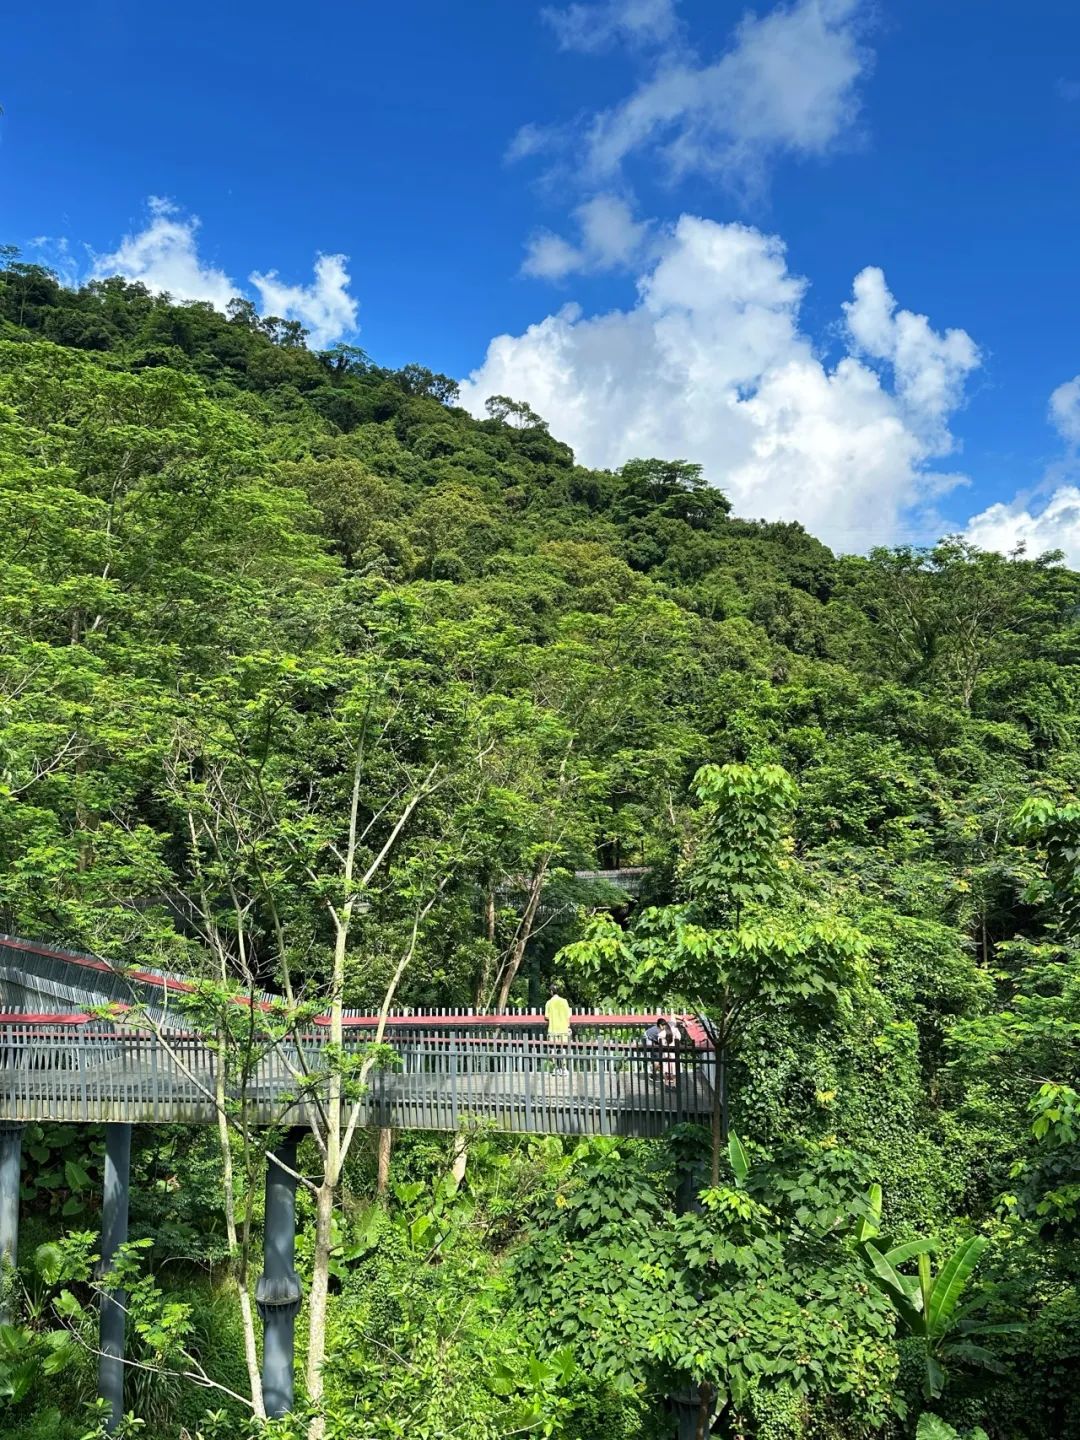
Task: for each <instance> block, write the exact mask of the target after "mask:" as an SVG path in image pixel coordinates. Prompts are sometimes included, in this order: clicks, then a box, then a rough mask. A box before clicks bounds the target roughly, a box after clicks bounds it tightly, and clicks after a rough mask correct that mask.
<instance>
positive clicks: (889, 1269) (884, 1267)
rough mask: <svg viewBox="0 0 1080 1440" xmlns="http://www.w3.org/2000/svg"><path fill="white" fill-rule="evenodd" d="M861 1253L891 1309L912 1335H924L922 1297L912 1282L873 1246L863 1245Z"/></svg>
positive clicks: (924, 1320)
mask: <svg viewBox="0 0 1080 1440" xmlns="http://www.w3.org/2000/svg"><path fill="white" fill-rule="evenodd" d="M863 1253H864V1255H865V1256H866V1258H867V1260H868V1261H869V1262H870V1266H871V1269H872V1270H873V1278H874V1282H875V1284H876V1285H877V1287H878V1289H879V1290H883V1291H884V1292H885V1294H886V1295H887V1296H888V1297H889V1299H890V1300H891V1301H892V1304H893V1308H894V1309H895V1310H896V1312H897V1314H898V1315H899V1316H900V1318H901V1319H902V1320H903V1322H904V1324H905V1325H906V1326H907V1327H908V1329H909V1330H910V1331H911V1333H912V1334H913V1335H923V1334H925V1333H926V1317H925V1316H924V1315H923V1313H922V1308H921V1307H922V1297H921V1295H920V1294H919V1292H918V1290H917V1289H916V1288H914V1284H913V1282H912V1281H910V1280H908V1279H907V1277H906V1276H904V1275H901V1274H900V1273H899V1272H898V1271H897V1270H896V1269H894V1268H893V1266H892V1265H890V1264H889V1262H888V1260H886V1258H885V1256H884V1255H882V1253H881V1251H880V1250H878V1249H877V1248H876V1246H874V1245H865V1246H864V1247H863Z"/></svg>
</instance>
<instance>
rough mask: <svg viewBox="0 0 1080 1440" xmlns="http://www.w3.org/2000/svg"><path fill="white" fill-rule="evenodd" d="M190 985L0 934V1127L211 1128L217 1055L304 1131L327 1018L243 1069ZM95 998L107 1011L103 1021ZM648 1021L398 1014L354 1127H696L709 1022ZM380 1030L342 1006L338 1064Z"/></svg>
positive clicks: (248, 1095)
mask: <svg viewBox="0 0 1080 1440" xmlns="http://www.w3.org/2000/svg"><path fill="white" fill-rule="evenodd" d="M190 990H191V986H190V984H189V983H188V982H187V981H184V980H182V979H180V978H179V977H176V976H170V975H163V974H161V973H160V972H155V971H149V970H120V969H118V968H117V967H114V966H111V965H108V964H107V963H106V962H105V961H102V960H97V959H94V958H93V957H90V956H85V955H77V954H73V953H71V952H67V951H62V950H57V949H54V948H51V947H47V946H43V945H39V944H37V943H35V942H31V941H25V940H20V939H17V938H15V937H12V936H0V1123H4V1122H7V1123H11V1122H25V1121H42V1120H49V1121H54V1122H61V1123H63V1122H68V1123H74V1124H87V1123H111V1124H125V1125H164V1124H196V1125H204V1124H211V1123H214V1122H215V1121H216V1118H217V1100H216V1097H217V1095H218V1094H219V1093H220V1089H219V1076H218V1067H219V1066H220V1065H222V1064H224V1065H225V1067H226V1068H225V1072H224V1074H223V1076H222V1077H221V1088H223V1089H224V1094H225V1098H226V1100H227V1102H228V1103H229V1104H230V1107H239V1106H240V1105H243V1107H244V1113H245V1115H246V1118H247V1123H249V1124H251V1125H267V1126H270V1125H274V1126H281V1125H284V1126H290V1125H303V1124H304V1123H305V1121H306V1119H307V1109H308V1107H309V1106H310V1105H313V1104H316V1103H317V1101H318V1098H319V1096H320V1094H321V1092H322V1090H323V1088H324V1085H325V1081H326V1079H327V1078H328V1076H329V1073H330V1056H331V1053H332V1047H330V1045H329V1043H328V1040H329V1036H328V1027H327V1024H326V1022H325V1019H324V1018H323V1017H317V1018H316V1019H315V1020H314V1021H312V1022H311V1023H309V1024H308V1025H307V1026H306V1027H305V1028H304V1029H303V1030H299V1031H294V1032H290V1033H286V1034H284V1035H281V1034H278V1035H276V1036H273V1037H270V1036H268V1035H263V1036H262V1037H260V1036H258V1035H257V1036H256V1038H255V1041H254V1045H253V1051H252V1053H251V1055H250V1056H249V1057H248V1060H247V1063H246V1065H245V1068H244V1070H243V1073H240V1072H239V1069H238V1066H237V1063H236V1061H235V1058H234V1057H225V1058H223V1057H222V1056H221V1055H220V1054H219V1053H218V1051H217V1048H216V1046H215V1045H213V1044H212V1043H209V1042H208V1041H207V1040H206V1039H204V1038H200V1037H199V1036H198V1035H196V1034H194V1033H192V1031H191V1028H190V1022H189V1021H186V1019H185V1008H184V998H185V993H188V992H190ZM263 1003H268V1002H263ZM103 1006H111V1007H114V1014H115V1017H116V1018H110V1019H102V1018H100V1009H101V1007H103ZM119 1007H123V1008H122V1009H121V1008H119ZM94 1011H97V1012H98V1014H97V1015H95V1014H94V1013H93V1012H94ZM652 1018H654V1017H652V1016H645V1015H633V1014H621V1015H602V1014H587V1015H586V1014H576V1015H573V1016H572V1017H571V1022H570V1023H571V1038H570V1040H569V1041H568V1042H559V1043H555V1042H551V1041H549V1040H548V1039H547V1036H546V1027H545V1023H544V1018H543V1016H542V1015H540V1014H537V1013H534V1012H521V1011H518V1012H513V1013H508V1014H503V1015H478V1014H473V1013H471V1012H462V1011H457V1012H451V1011H443V1012H441V1013H438V1014H420V1015H417V1014H392V1015H390V1016H388V1017H386V1018H385V1019H384V1021H383V1027H384V1028H383V1036H382V1039H383V1045H384V1047H385V1048H384V1049H382V1050H380V1052H379V1053H380V1059H379V1063H378V1064H377V1065H376V1066H375V1067H374V1068H372V1069H371V1070H370V1072H369V1074H368V1076H367V1081H366V1084H365V1086H364V1087H363V1089H362V1091H361V1092H360V1093H359V1094H358V1095H357V1096H356V1097H355V1099H354V1101H353V1103H354V1104H355V1105H357V1106H359V1109H360V1114H359V1115H358V1117H357V1119H358V1123H360V1124H366V1125H371V1126H379V1127H383V1128H389V1129H395V1130H404V1129H417V1130H458V1129H460V1128H461V1127H462V1126H467V1125H486V1126H490V1127H493V1128H496V1129H501V1130H509V1131H519V1132H531V1133H540V1134H550V1135H625V1136H641V1137H650V1136H656V1135H660V1134H662V1133H663V1132H664V1131H665V1130H667V1129H668V1128H669V1127H670V1126H672V1125H674V1124H679V1123H683V1122H687V1121H694V1120H700V1121H704V1120H705V1119H706V1117H707V1116H708V1115H709V1114H710V1112H711V1109H712V1103H713V1089H712V1082H713V1068H714V1067H713V1052H712V1049H711V1047H710V1045H709V1043H708V1040H707V1037H706V1035H705V1032H704V1030H703V1029H702V1027H701V1026H700V1025H699V1024H697V1023H696V1022H694V1021H689V1022H688V1023H687V1024H686V1026H685V1029H686V1034H685V1036H684V1039H683V1043H682V1044H681V1045H679V1046H678V1047H673V1048H672V1049H670V1050H668V1051H665V1052H662V1053H661V1052H658V1051H657V1050H656V1049H655V1048H650V1047H648V1046H646V1045H645V1043H644V1039H643V1033H644V1029H645V1027H646V1026H647V1025H648V1024H649V1023H650V1021H651V1019H652ZM378 1024H379V1017H377V1016H373V1015H359V1014H354V1013H350V1014H348V1015H347V1017H346V1019H345V1037H346V1038H345V1045H344V1056H343V1062H344V1066H343V1068H344V1069H345V1070H346V1071H348V1070H349V1069H350V1062H353V1064H354V1065H355V1063H356V1062H359V1061H362V1059H363V1058H364V1056H365V1055H368V1054H370V1047H371V1043H372V1040H373V1038H374V1035H375V1032H376V1028H377V1026H378ZM262 1028H264V1029H265V1030H267V1031H269V1030H270V1029H271V1028H272V1027H270V1026H267V1027H262Z"/></svg>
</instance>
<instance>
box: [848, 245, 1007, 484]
mask: <svg viewBox="0 0 1080 1440" xmlns="http://www.w3.org/2000/svg"><path fill="white" fill-rule="evenodd" d="M844 315H845V317H846V319H847V326H848V330H849V332H850V334H851V337H852V339H853V340H854V341H855V343H856V345H857V346H858V347H859V349H860V350H861V351H862V352H863V353H864V354H866V355H869V356H871V357H872V358H873V359H875V360H883V361H886V362H887V363H888V364H889V365H891V366H892V368H893V373H894V375H895V377H896V395H897V398H898V399H899V400H900V401H901V402H902V403H903V405H904V409H905V411H906V413H907V415H908V416H909V417H910V419H911V421H912V423H913V424H917V425H920V426H923V427H925V429H926V432H927V439H928V441H929V442H930V443H932V444H933V445H934V447H935V453H936V454H939V455H940V454H944V453H945V451H946V450H947V449H948V448H949V444H948V418H949V415H950V413H951V412H952V411H953V410H955V409H956V407H957V405H958V404H959V403H960V400H961V397H962V395H963V391H964V382H965V380H966V379H967V377H968V375H969V374H970V373H971V371H972V370H974V369H975V368H976V367H977V366H978V364H979V351H978V348H977V347H976V345H975V343H974V341H973V340H972V338H971V336H970V335H968V333H967V332H966V331H965V330H946V331H944V333H939V332H938V331H936V330H934V329H933V328H932V326H931V324H930V322H929V320H928V319H927V318H926V316H925V315H915V314H913V313H912V312H911V311H910V310H898V309H897V305H896V301H895V300H894V299H893V297H892V295H891V294H890V292H889V287H888V286H887V285H886V283H885V276H884V274H883V273H882V271H881V270H879V269H878V267H877V266H876V265H869V266H867V268H866V269H865V270H863V271H862V272H861V273H860V274H859V275H857V276H856V277H855V286H854V299H852V300H849V301H848V302H847V303H846V304H845V305H844Z"/></svg>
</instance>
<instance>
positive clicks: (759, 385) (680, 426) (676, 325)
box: [462, 215, 978, 550]
mask: <svg viewBox="0 0 1080 1440" xmlns="http://www.w3.org/2000/svg"><path fill="white" fill-rule="evenodd" d="M878 274H879V272H868V271H864V272H863V273H862V275H861V276H860V277H859V278H858V280H857V282H856V294H855V298H854V300H853V301H852V302H851V307H850V308H849V310H848V314H847V320H848V327H849V335H848V338H849V343H850V349H849V351H848V353H845V354H844V355H843V356H842V357H841V358H840V359H839V360H838V361H837V362H836V363H835V364H833V365H829V364H826V363H825V362H824V361H823V360H822V358H821V357H820V356H819V354H818V353H817V352H816V350H815V348H814V346H813V344H812V342H811V340H810V339H809V337H808V336H807V335H806V334H805V333H804V332H803V331H802V330H801V328H800V324H799V310H800V306H801V302H802V299H803V296H804V294H805V290H806V282H805V281H804V280H803V279H801V278H800V277H799V276H797V275H793V274H792V273H791V272H790V271H789V269H788V267H787V261H786V256H785V251H784V246H783V243H782V242H781V241H780V240H779V239H778V238H777V237H775V236H769V235H765V234H762V233H761V232H760V231H758V230H756V229H753V228H751V227H749V226H745V225H737V224H718V223H716V222H714V221H711V220H705V219H699V218H696V217H694V216H690V215H683V216H682V217H681V219H680V220H679V221H678V222H677V224H676V225H675V226H674V227H673V229H671V230H670V231H669V232H668V233H667V234H666V235H665V236H663V237H662V238H661V239H660V240H659V241H658V242H657V246H656V249H655V252H654V258H653V259H652V260H651V261H650V263H649V265H648V266H647V267H646V268H645V269H644V271H643V273H642V274H641V275H640V276H639V279H638V282H637V292H638V293H637V301H636V303H635V304H634V305H633V306H632V307H631V308H629V309H627V310H613V311H610V312H607V313H605V314H599V315H592V316H586V315H584V314H583V313H582V311H581V310H580V308H579V307H577V306H575V305H568V306H566V307H564V308H563V309H562V310H560V311H558V312H557V313H556V314H552V315H549V316H547V318H546V319H544V320H541V321H539V322H538V323H537V324H535V325H532V326H530V327H529V329H528V330H527V331H526V332H525V333H524V334H522V335H501V336H498V337H497V338H495V339H494V340H492V341H491V343H490V345H489V347H488V351H487V355H486V357H485V359H484V362H483V364H482V365H481V366H480V367H479V369H478V370H476V371H475V372H474V373H473V374H472V375H471V376H469V378H468V379H467V380H466V381H465V382H464V383H463V385H462V403H463V404H465V405H466V406H467V407H468V408H469V409H470V410H472V411H473V412H474V413H476V414H482V413H483V404H484V400H485V399H486V398H487V397H488V396H489V395H492V394H505V395H511V396H513V397H514V398H515V399H519V400H526V401H528V403H529V404H530V405H532V406H533V407H534V408H535V409H536V410H537V411H539V413H540V414H541V415H543V416H544V418H545V419H546V420H548V421H549V422H550V424H551V427H552V430H553V432H554V433H555V434H556V435H558V436H560V437H561V438H563V439H565V440H567V441H568V442H569V443H570V444H571V445H572V446H573V447H574V449H575V451H576V452H577V453H578V456H579V458H580V459H581V460H582V461H583V462H584V463H585V464H589V465H595V466H602V467H614V466H618V465H620V464H622V463H623V462H624V461H626V460H628V459H630V458H632V457H634V456H653V455H656V456H667V457H671V458H675V457H681V458H685V459H688V460H696V461H699V462H701V463H702V464H703V465H704V467H705V474H706V476H707V478H708V479H709V480H710V481H711V482H712V483H713V484H716V485H719V486H721V487H722V488H723V489H724V490H725V491H727V493H728V494H729V495H730V496H731V498H732V500H733V501H734V503H735V506H736V509H737V510H738V511H739V512H740V513H742V514H748V515H753V516H763V517H767V518H773V519H797V520H800V521H802V522H803V523H804V524H805V525H807V526H808V528H810V529H811V530H813V531H814V532H815V533H816V534H820V535H822V536H823V538H825V539H828V540H831V541H832V542H833V543H834V544H835V545H837V546H839V547H840V548H843V549H847V550H852V549H860V548H862V547H864V546H865V545H866V544H869V543H873V542H878V541H885V540H888V539H890V538H893V537H895V536H897V535H899V534H902V533H905V530H906V529H908V528H910V526H912V525H918V524H919V521H920V514H922V515H925V510H926V507H927V506H928V505H929V504H930V503H931V502H932V500H933V499H934V497H935V496H936V495H938V494H940V493H941V492H942V491H943V490H945V489H948V488H949V487H950V486H951V485H954V484H956V483H959V480H958V477H955V476H953V477H949V476H942V475H939V474H936V473H935V472H934V471H933V470H932V468H930V466H929V463H928V462H930V461H931V460H932V459H933V458H934V457H935V456H938V455H941V454H944V453H946V452H947V451H948V450H949V449H950V448H951V447H952V438H951V436H950V434H949V432H948V428H947V425H946V420H947V410H948V408H949V407H950V406H954V405H955V404H957V403H958V402H959V400H960V398H961V396H960V391H961V387H962V382H963V377H964V375H966V374H967V373H968V372H969V371H970V370H971V369H972V368H973V367H974V366H975V365H976V364H977V363H978V355H977V351H976V349H975V347H974V345H973V344H972V342H971V341H970V339H969V338H968V337H967V336H964V334H963V332H962V331H949V332H945V333H944V334H941V333H939V332H936V331H934V330H933V329H932V328H931V327H930V326H929V323H928V322H927V321H925V319H924V318H923V317H920V316H915V315H913V314H912V313H911V312H909V311H906V310H899V309H898V308H897V307H896V305H895V302H894V301H893V300H892V297H891V296H888V300H887V301H886V300H885V298H884V297H885V296H887V295H888V292H887V290H886V289H885V288H884V280H883V279H882V280H881V285H880V288H878V281H877V278H875V277H876V276H877V275H878ZM872 300H874V301H875V302H876V303H877V304H878V306H879V309H880V311H881V313H880V315H879V316H878V318H877V319H876V320H875V321H874V323H873V325H871V323H870V322H871V314H870V302H871V301H872ZM854 327H857V329H858V331H859V333H858V334H856V333H855V328H854ZM924 327H925V328H924ZM960 337H963V340H961V338H960ZM871 341H872V342H873V343H872V344H871V343H870V342H871ZM866 356H872V358H873V359H874V360H876V361H878V362H879V363H878V364H877V365H873V364H870V363H868V361H867V359H866V358H865V357H866Z"/></svg>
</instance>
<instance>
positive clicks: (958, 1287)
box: [927, 1235, 989, 1335]
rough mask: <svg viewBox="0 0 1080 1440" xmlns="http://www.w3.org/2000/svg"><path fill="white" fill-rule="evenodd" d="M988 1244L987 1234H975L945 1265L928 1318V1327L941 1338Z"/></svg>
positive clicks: (932, 1298) (936, 1286) (934, 1292)
mask: <svg viewBox="0 0 1080 1440" xmlns="http://www.w3.org/2000/svg"><path fill="white" fill-rule="evenodd" d="M988 1243H989V1242H988V1241H987V1238H986V1236H985V1235H973V1236H972V1237H971V1239H970V1240H965V1241H964V1243H963V1244H962V1245H960V1246H959V1247H958V1248H957V1249H956V1250H955V1251H954V1252H953V1254H952V1256H951V1257H950V1258H949V1259H948V1260H947V1261H946V1262H945V1264H944V1265H943V1266H942V1269H941V1273H940V1274H939V1275H938V1277H937V1281H936V1283H935V1285H934V1289H933V1293H932V1295H931V1297H930V1310H929V1314H928V1315H927V1324H928V1326H929V1329H930V1333H931V1334H932V1335H940V1334H942V1333H943V1331H944V1330H946V1329H947V1328H948V1325H949V1321H950V1320H951V1319H952V1316H953V1313H954V1311H955V1310H956V1307H957V1305H958V1304H959V1302H960V1296H961V1295H962V1294H963V1293H964V1286H965V1285H966V1284H967V1282H968V1280H969V1279H970V1277H971V1273H972V1271H973V1270H974V1269H975V1267H976V1265H978V1263H979V1260H980V1258H981V1256H982V1253H983V1251H984V1250H985V1249H986V1247H987V1244H988Z"/></svg>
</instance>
